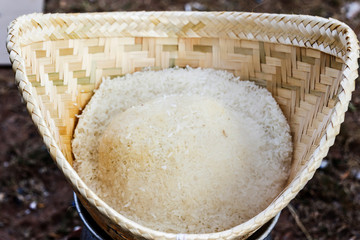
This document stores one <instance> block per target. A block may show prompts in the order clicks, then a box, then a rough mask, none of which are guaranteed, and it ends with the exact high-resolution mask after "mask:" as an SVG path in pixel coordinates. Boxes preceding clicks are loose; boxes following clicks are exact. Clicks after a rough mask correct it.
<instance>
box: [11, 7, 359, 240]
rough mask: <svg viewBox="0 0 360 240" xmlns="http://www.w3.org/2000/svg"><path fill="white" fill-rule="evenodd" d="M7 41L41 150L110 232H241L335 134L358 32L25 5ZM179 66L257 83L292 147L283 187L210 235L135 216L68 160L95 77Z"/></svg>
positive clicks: (289, 192) (312, 165)
mask: <svg viewBox="0 0 360 240" xmlns="http://www.w3.org/2000/svg"><path fill="white" fill-rule="evenodd" d="M7 48H8V51H9V54H10V60H11V62H12V67H13V69H14V71H15V76H16V83H17V85H18V87H19V89H20V91H21V93H22V96H23V99H24V100H25V102H26V106H27V109H28V111H29V113H30V114H31V117H32V119H33V121H34V123H35V124H36V126H37V127H38V130H39V132H40V134H41V135H42V137H43V140H44V142H45V144H46V146H47V148H48V150H49V152H50V154H51V156H52V158H53V159H54V161H55V162H56V164H57V165H58V167H59V168H60V169H61V170H62V172H63V173H64V175H65V176H66V178H67V179H68V181H69V182H70V183H71V184H72V186H73V188H74V190H75V192H76V193H77V194H78V196H79V198H80V199H81V201H82V203H83V204H84V205H85V207H86V208H87V210H88V211H89V212H90V214H91V215H92V216H93V218H94V219H95V220H96V221H97V223H98V224H99V225H100V226H101V227H102V228H103V229H104V230H105V231H106V232H107V233H108V234H109V235H110V236H112V237H113V238H115V239H123V238H127V239H144V238H145V239H233V238H238V239H245V238H247V237H248V236H249V235H251V234H252V233H253V232H254V231H256V230H257V229H258V228H259V227H260V226H262V225H263V224H264V223H266V222H267V221H269V220H270V219H271V218H272V217H274V216H275V215H276V214H277V213H278V212H279V211H280V210H282V209H283V208H284V207H285V206H286V205H287V204H288V203H289V202H290V200H292V199H293V198H294V197H295V196H296V195H297V193H298V192H299V191H300V190H301V189H302V188H303V187H304V186H305V184H306V183H307V182H308V181H309V179H311V178H312V176H313V174H314V172H315V170H316V169H317V168H318V167H319V165H320V163H321V160H322V159H323V158H324V157H325V156H326V155H327V152H328V150H329V147H330V146H331V145H332V144H333V143H334V140H335V136H336V135H337V134H338V133H339V129H340V124H341V123H342V122H343V121H344V114H345V112H346V110H347V108H348V104H349V101H350V98H351V94H352V91H353V90H354V87H355V79H356V78H357V69H358V64H357V59H358V41H357V38H356V35H355V34H354V32H353V31H352V30H351V29H350V28H349V27H348V26H347V25H345V24H344V23H341V22H339V21H337V20H334V19H325V18H320V17H312V16H301V15H278V14H257V13H241V12H112V13H86V14H45V15H43V14H32V15H26V16H22V17H19V18H18V19H16V20H15V21H13V22H12V23H11V25H10V26H9V28H8V40H7ZM187 65H189V66H191V67H203V68H215V69H225V70H227V71H230V72H232V73H234V74H235V75H237V76H240V77H241V79H243V80H251V81H254V82H255V83H256V84H258V85H261V86H263V87H265V88H267V89H268V90H269V91H270V92H271V93H272V94H273V96H274V97H275V99H276V100H277V102H278V103H279V105H280V107H281V109H282V111H283V113H284V114H285V116H286V117H287V120H288V122H289V125H290V127H291V134H292V139H293V146H294V152H293V160H292V170H291V174H290V179H289V181H288V185H287V186H286V188H285V189H284V190H283V191H282V192H281V194H279V195H278V197H277V198H276V199H275V200H274V201H273V202H272V203H271V204H270V205H269V206H268V207H267V208H266V209H262V210H260V211H261V212H260V213H259V214H258V215H256V216H255V217H253V218H252V219H250V220H248V221H247V222H245V223H242V224H240V225H238V226H236V227H234V228H231V229H228V230H226V231H222V232H217V233H209V234H196V233H194V234H186V235H184V234H180V233H179V234H175V233H165V232H160V231H155V230H153V229H149V228H146V227H144V226H142V225H139V224H137V223H136V222H133V221H131V220H129V219H127V218H125V217H124V216H122V215H121V214H119V213H117V212H116V211H115V210H113V209H112V208H111V207H110V206H108V205H107V204H106V203H105V202H104V201H103V200H102V199H100V198H99V197H98V196H97V195H96V194H95V193H94V192H93V191H92V190H90V189H89V187H88V186H87V185H86V184H85V183H84V182H83V181H82V180H81V178H80V177H79V176H78V174H77V173H76V171H75V170H74V169H73V168H72V163H73V156H72V152H71V139H72V135H73V131H74V128H75V126H76V122H77V120H76V119H77V118H76V115H77V114H79V113H80V112H81V109H83V108H84V106H85V105H86V103H87V102H88V100H89V99H90V98H91V96H92V94H93V90H94V89H95V88H97V87H98V85H99V84H100V81H101V79H102V77H106V76H111V77H115V76H119V75H123V74H126V73H132V72H135V71H138V70H141V69H142V68H144V67H152V68H154V69H163V68H169V67H173V66H179V67H185V66H187ZM224 187H226V186H224Z"/></svg>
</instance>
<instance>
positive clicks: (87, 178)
mask: <svg viewBox="0 0 360 240" xmlns="http://www.w3.org/2000/svg"><path fill="white" fill-rule="evenodd" d="M72 147H73V153H74V156H75V163H74V167H75V169H76V170H77V172H78V174H79V176H80V177H81V178H82V179H83V180H84V182H85V183H86V184H87V185H88V186H89V187H90V188H91V189H92V190H93V191H94V192H95V193H96V194H98V195H99V197H100V198H102V199H103V200H104V201H105V202H106V203H108V204H109V205H110V206H111V207H112V208H114V209H115V210H116V211H118V212H119V213H120V214H122V215H124V216H125V217H127V218H129V219H130V220H133V221H135V222H137V223H139V224H141V225H143V226H145V227H149V228H152V229H154V230H159V231H163V232H171V233H210V232H219V231H223V230H226V229H229V228H232V227H235V226H237V225H239V224H241V223H243V222H245V221H247V220H249V219H251V218H252V217H254V216H255V215H257V214H258V213H259V212H261V211H262V210H264V209H265V208H266V207H267V206H268V205H269V204H270V203H271V202H272V201H273V200H274V199H275V198H276V196H277V195H278V194H279V193H280V192H281V191H282V190H283V189H284V187H285V184H286V182H287V179H288V177H289V173H290V165H291V155H292V142H291V136H290V128H289V125H288V124H287V121H286V118H285V117H284V115H283V114H282V112H281V109H280V107H279V106H278V105H277V103H276V101H275V100H274V98H273V97H272V96H271V94H270V92H268V91H267V90H266V89H264V88H261V87H259V86H256V85H255V84H254V83H253V82H249V81H240V80H239V78H237V77H234V76H233V74H231V73H229V72H226V71H222V70H214V69H200V68H199V69H193V68H189V67H188V68H185V69H181V68H172V69H165V70H161V71H142V72H136V73H133V74H128V75H125V76H123V77H119V78H115V79H105V80H104V81H103V82H102V84H101V85H100V87H99V89H98V90H96V92H95V94H94V96H93V97H92V98H91V100H90V102H89V103H88V104H87V106H86V107H85V109H84V111H83V113H82V114H81V116H80V117H79V122H78V125H77V127H76V129H75V133H74V139H73V141H72Z"/></svg>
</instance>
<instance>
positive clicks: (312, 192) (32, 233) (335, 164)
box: [0, 0, 360, 240]
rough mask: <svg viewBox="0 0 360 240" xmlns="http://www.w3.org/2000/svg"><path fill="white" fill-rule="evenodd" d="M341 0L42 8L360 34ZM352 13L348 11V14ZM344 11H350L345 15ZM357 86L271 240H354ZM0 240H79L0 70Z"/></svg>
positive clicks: (135, 1) (87, 0)
mask: <svg viewBox="0 0 360 240" xmlns="http://www.w3.org/2000/svg"><path fill="white" fill-rule="evenodd" d="M350 2H351V1H344V0H328V1H321V0H293V1H287V0H279V1H276V0H248V1H237V0H219V1H217V2H212V1H208V0H206V1H205V0H199V1H197V2H196V4H194V3H195V2H191V1H190V0H177V1H175V0H157V1H155V0H142V1H139V0H123V1H117V0H78V1H72V0H47V1H46V4H45V12H90V11H120V10H121V11H133V10H148V11H149V10H184V8H185V7H187V8H192V9H193V10H201V11H203V10H206V11H212V10H217V11H220V10H225V11H253V12H271V13H296V14H309V15H317V16H323V17H332V18H336V19H339V20H341V21H344V22H346V23H347V24H348V25H349V26H350V27H352V28H353V29H354V30H355V32H356V34H357V35H358V36H359V33H360V13H358V14H355V15H354V16H348V18H347V17H346V14H349V8H348V7H347V4H349V3H350ZM353 7H354V6H353ZM350 10H351V9H350ZM359 123H360V86H359V84H358V83H357V87H356V91H355V92H354V95H353V99H352V103H351V105H350V107H349V111H348V112H347V114H346V117H345V122H344V124H343V125H342V128H341V132H340V135H339V136H338V137H337V139H336V142H335V145H334V146H333V147H332V148H331V149H330V152H329V154H328V156H327V157H326V159H325V161H324V164H323V167H322V168H321V169H319V170H318V171H317V173H316V174H315V176H314V178H313V179H312V180H311V181H310V182H309V183H308V184H307V185H306V187H305V188H304V189H303V190H302V191H301V192H300V194H299V195H298V196H297V197H296V198H295V199H294V200H293V201H292V202H291V204H290V205H289V207H288V208H285V209H284V210H283V212H282V214H281V217H280V220H279V222H278V224H277V226H276V227H275V230H274V231H273V238H274V239H285V240H294V239H308V240H309V239H351V240H355V239H360V147H359V145H360V128H359V126H360V125H359ZM0 127H1V130H0V139H1V140H2V141H0V239H4V240H8V239H64V240H65V239H78V238H79V233H80V230H81V229H79V226H81V221H80V220H79V217H78V215H77V213H76V211H75V210H74V207H73V206H72V190H71V188H70V185H69V184H68V183H67V182H66V180H65V179H64V177H63V176H62V173H61V172H60V171H59V170H58V169H57V167H56V166H55V164H54V163H53V162H52V160H51V158H50V157H49V154H48V153H47V151H46V148H45V147H44V145H43V143H42V140H41V138H40V136H39V134H38V133H37V130H36V128H35V126H34V125H33V123H32V121H31V119H30V117H29V114H28V113H27V112H26V109H25V106H24V104H23V103H22V102H21V98H20V95H19V93H18V90H17V88H16V87H15V85H14V74H13V72H12V70H11V68H10V67H4V66H3V67H0Z"/></svg>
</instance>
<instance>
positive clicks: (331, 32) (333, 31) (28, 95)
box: [7, 11, 359, 239]
mask: <svg viewBox="0 0 360 240" xmlns="http://www.w3.org/2000/svg"><path fill="white" fill-rule="evenodd" d="M150 16H155V17H163V18H170V17H178V18H191V17H194V18H196V19H198V18H200V19H202V18H210V19H216V18H221V19H228V21H240V20H241V19H245V18H247V19H254V20H255V21H258V22H259V24H265V25H266V26H271V25H273V24H274V25H275V24H277V25H279V26H280V25H281V26H283V25H290V27H291V28H294V29H295V30H298V31H299V33H301V34H303V35H309V36H310V35H312V34H313V33H314V32H315V33H316V34H320V35H321V36H324V37H325V38H329V39H330V40H334V38H336V39H339V41H340V42H341V44H342V45H343V48H342V49H341V51H338V50H337V49H336V48H335V47H334V48H331V47H330V45H328V46H324V45H322V44H321V43H319V42H316V41H315V42H312V41H306V42H301V41H300V42H297V40H296V38H295V40H293V41H291V40H290V39H286V38H284V37H282V36H280V37H278V38H276V36H273V37H261V39H259V37H258V36H251V35H252V34H251V35H250V34H249V35H247V36H245V37H246V38H242V39H248V40H256V41H264V42H269V43H279V44H285V45H292V46H298V47H305V48H312V49H316V50H320V51H321V52H325V53H327V54H330V55H333V56H336V57H340V58H341V59H342V60H343V61H344V66H345V67H344V69H343V71H342V75H343V79H342V80H341V86H342V88H343V89H342V92H340V93H339V95H338V98H339V101H338V102H337V103H336V105H335V107H334V108H335V111H334V112H333V114H332V115H331V116H330V124H329V125H328V127H327V129H326V131H325V134H324V135H323V136H322V138H321V141H320V144H319V146H318V147H317V148H316V150H315V151H314V153H313V154H312V155H311V157H310V160H309V162H308V166H307V167H305V166H304V167H303V168H302V169H301V170H300V171H299V173H298V174H297V175H296V177H295V178H294V179H293V181H292V182H291V183H290V184H288V186H287V187H286V188H285V189H284V190H283V192H282V193H280V194H279V196H278V197H277V198H276V199H275V200H274V201H273V202H272V203H271V204H270V205H269V206H268V207H267V208H266V209H264V210H263V211H261V212H260V213H258V214H257V215H256V216H255V217H253V218H251V219H250V220H248V221H246V222H244V223H242V224H240V225H237V226H235V227H233V228H230V229H227V230H225V231H221V232H215V233H206V234H186V239H208V238H222V239H231V238H235V237H237V236H240V235H242V234H246V233H248V232H249V231H254V230H256V229H258V228H259V227H260V226H261V225H263V224H264V223H266V222H267V221H268V220H270V219H271V218H272V217H274V216H275V215H276V213H277V212H279V211H280V210H282V209H283V208H284V207H285V206H286V205H287V204H288V203H289V202H290V201H291V200H292V199H293V198H294V197H295V196H296V195H297V193H298V192H299V191H300V190H301V189H302V188H303V187H304V186H305V184H306V183H307V182H308V180H310V179H311V178H312V176H313V174H314V173H315V170H316V169H317V168H318V167H319V166H320V163H321V160H322V159H323V158H324V157H325V156H326V155H327V152H328V150H329V148H330V146H331V145H333V142H334V140H335V136H336V135H337V134H338V129H339V126H340V124H341V123H342V122H343V119H344V114H345V112H346V111H347V108H348V104H349V101H350V99H351V93H352V92H353V91H354V88H355V79H356V78H357V76H358V73H357V69H358V63H357V59H358V57H359V46H358V40H357V37H356V35H355V33H354V32H353V30H351V29H350V28H349V27H348V26H347V25H346V24H345V23H342V22H340V21H338V20H335V19H331V18H329V19H326V18H322V17H315V16H309V15H290V14H268V13H246V12H167V11H165V12H144V11H140V12H104V13H76V14H68V13H61V14H58V13H55V14H52V13H49V14H38V13H36V14H29V15H24V16H21V17H19V18H17V19H16V20H14V21H13V22H12V23H11V24H10V25H9V27H8V38H7V50H8V52H9V57H10V61H11V63H12V68H13V71H14V72H15V79H16V84H17V86H18V88H19V90H20V92H21V94H22V97H23V99H24V100H25V102H26V105H27V109H28V111H29V113H30V115H31V117H32V120H33V121H34V123H35V125H36V126H37V128H38V130H39V132H40V134H41V136H42V137H43V140H44V143H45V145H46V147H47V148H48V150H49V152H50V155H51V156H52V158H53V159H54V160H55V162H56V164H57V165H58V167H59V168H60V169H61V170H62V171H63V173H64V175H65V177H66V178H67V180H68V181H69V182H70V183H71V184H72V185H73V186H74V187H75V188H76V189H77V190H78V191H79V193H80V194H81V195H82V196H84V197H85V198H86V199H87V200H88V201H89V203H90V204H91V205H92V206H93V207H95V208H97V209H98V210H99V211H100V212H101V213H102V214H103V215H104V216H107V217H108V218H109V219H111V220H112V221H114V222H116V223H117V224H119V225H120V226H121V227H123V228H126V229H128V230H129V231H131V232H132V233H133V234H136V235H140V236H143V237H145V238H162V239H179V234H176V233H166V232H161V231H156V230H153V229H150V228H147V227H145V226H142V225H140V224H138V223H136V222H134V221H132V220H130V219H128V218H126V217H125V216H123V215H121V214H119V213H118V212H116V211H115V210H114V209H112V208H111V207H110V206H109V205H107V204H106V203H105V202H104V201H103V200H101V199H100V198H99V197H98V196H97V195H96V194H95V193H94V192H93V191H92V190H91V189H89V188H88V187H87V185H86V184H85V183H84V182H83V181H82V179H81V178H80V177H79V176H78V174H77V172H76V171H75V170H74V169H73V168H72V167H71V165H70V164H69V162H68V161H67V160H66V158H65V156H64V155H63V153H62V152H61V150H60V148H59V146H58V145H57V143H56V141H55V139H54V137H53V136H52V135H51V133H50V130H49V128H48V127H47V125H46V123H45V120H44V118H43V116H42V114H41V111H40V108H39V105H38V103H37V101H36V99H35V97H34V96H33V94H32V90H31V83H30V81H29V79H28V77H27V75H26V67H25V62H24V59H23V57H22V56H21V44H22V43H21V42H22V41H23V40H24V34H25V31H24V30H23V29H22V26H23V25H26V24H27V25H29V24H32V25H33V28H34V29H35V30H33V32H30V33H31V34H33V33H34V31H35V32H37V33H38V34H39V35H41V34H43V33H42V26H41V25H40V24H39V23H38V22H39V20H42V21H49V19H58V20H59V22H60V21H67V20H69V21H72V20H74V19H90V20H93V21H97V20H99V19H104V18H111V17H114V18H116V19H117V18H129V19H130V20H132V21H135V20H136V19H137V18H139V17H140V18H141V17H142V18H147V17H150ZM256 19H258V20H256ZM36 23H37V24H38V25H36ZM269 24H270V25H269ZM273 28H274V29H275V28H276V27H273ZM280 28H281V27H280ZM42 37H44V36H42ZM90 38H92V37H90ZM94 38H96V36H95V37H94ZM37 39H38V38H37ZM39 41H42V40H41V39H40V40H39ZM183 239H185V238H183Z"/></svg>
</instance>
